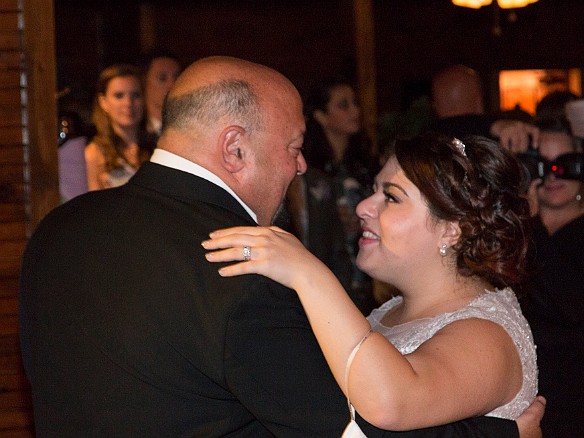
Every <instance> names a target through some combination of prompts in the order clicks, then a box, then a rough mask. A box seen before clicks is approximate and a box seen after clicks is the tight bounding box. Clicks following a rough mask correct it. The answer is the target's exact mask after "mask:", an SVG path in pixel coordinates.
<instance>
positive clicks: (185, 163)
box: [150, 148, 258, 223]
mask: <svg viewBox="0 0 584 438" xmlns="http://www.w3.org/2000/svg"><path fill="white" fill-rule="evenodd" d="M150 161H151V162H153V163H157V164H161V165H162V166H166V167H171V168H173V169H177V170H182V171H183V172H188V173H191V174H193V175H196V176H198V177H199V178H203V179H205V180H207V181H209V182H211V183H213V184H215V185H216V186H219V187H221V188H222V189H224V190H226V191H227V192H228V193H229V194H230V195H231V196H233V197H234V198H235V199H236V200H237V202H239V203H240V204H241V206H242V207H243V208H244V209H245V211H247V212H248V213H249V215H250V216H251V217H252V218H253V220H254V221H255V222H256V223H257V222H258V217H257V215H256V214H255V213H254V212H253V211H252V209H251V208H249V207H248V206H247V205H246V204H245V202H243V201H242V200H241V198H240V197H239V196H237V195H236V194H235V192H234V191H233V190H231V188H230V187H229V186H228V185H227V184H225V183H224V182H223V180H222V179H221V178H219V177H218V176H217V175H215V174H214V173H213V172H210V171H209V170H207V169H205V168H204V167H202V166H199V165H198V164H195V163H193V162H192V161H189V160H187V159H186V158H183V157H179V156H178V155H176V154H173V153H172V152H168V151H166V150H164V149H158V148H157V149H154V152H153V154H152V157H150Z"/></svg>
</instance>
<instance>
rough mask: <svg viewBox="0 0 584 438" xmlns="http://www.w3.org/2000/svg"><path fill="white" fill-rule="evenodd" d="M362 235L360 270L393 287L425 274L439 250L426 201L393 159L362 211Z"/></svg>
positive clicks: (437, 232) (362, 203)
mask: <svg viewBox="0 0 584 438" xmlns="http://www.w3.org/2000/svg"><path fill="white" fill-rule="evenodd" d="M357 215H358V216H359V218H360V219H361V224H362V227H363V235H362V237H361V239H360V240H359V254H358V255H357V265H358V266H359V268H360V269H361V270H363V271H364V272H366V273H367V274H369V275H370V276H371V277H373V278H375V279H378V280H382V281H385V282H388V283H391V284H394V285H396V286H397V285H399V284H400V281H399V279H400V278H407V277H408V276H409V275H412V273H416V272H418V273H419V272H424V266H425V265H426V264H427V262H428V261H429V257H434V258H435V257H436V256H437V255H438V249H439V247H440V244H441V241H440V237H441V234H440V227H439V226H433V225H432V224H433V222H432V220H431V218H430V212H429V210H428V207H427V205H426V201H425V198H424V197H423V196H422V194H421V193H420V191H419V190H418V188H417V187H416V186H415V185H414V184H413V183H412V182H411V181H410V180H409V179H408V178H407V177H406V176H405V174H404V173H403V171H402V169H401V167H400V166H399V163H398V162H397V159H396V158H395V157H392V158H390V159H389V160H388V161H387V162H386V163H385V165H384V166H383V168H382V169H381V172H379V174H378V175H377V177H376V178H375V184H374V193H373V195H371V196H370V197H368V198H367V199H365V200H363V201H362V202H361V203H360V204H359V205H358V206H357Z"/></svg>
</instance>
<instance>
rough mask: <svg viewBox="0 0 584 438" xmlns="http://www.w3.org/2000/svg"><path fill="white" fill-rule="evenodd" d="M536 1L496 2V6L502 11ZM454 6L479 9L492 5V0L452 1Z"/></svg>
mask: <svg viewBox="0 0 584 438" xmlns="http://www.w3.org/2000/svg"><path fill="white" fill-rule="evenodd" d="M537 1H538V0H497V4H498V5H499V7H500V8H502V9H513V8H522V7H524V6H527V5H530V4H531V3H535V2H537ZM452 3H453V4H455V5H456V6H462V7H465V8H473V9H479V8H482V7H483V6H488V5H490V4H491V3H493V0H452Z"/></svg>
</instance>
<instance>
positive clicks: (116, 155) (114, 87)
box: [85, 64, 155, 190]
mask: <svg viewBox="0 0 584 438" xmlns="http://www.w3.org/2000/svg"><path fill="white" fill-rule="evenodd" d="M92 121H93V124H94V126H95V129H96V135H95V136H94V137H93V139H92V140H91V142H90V143H89V144H88V145H87V147H86V148H85V163H86V167H87V185H88V189H89V190H99V189H106V188H111V187H116V186H119V185H121V184H124V183H125V182H126V181H128V179H130V177H131V176H132V175H133V174H134V173H135V172H136V170H137V169H138V167H139V166H140V164H141V163H142V162H143V161H145V160H147V159H148V158H149V157H150V154H151V153H152V151H153V150H154V145H155V142H154V139H153V138H152V136H150V135H149V134H148V133H147V132H146V129H145V122H144V97H143V90H142V82H141V76H140V71H139V69H138V68H137V67H134V66H132V65H129V64H116V65H112V66H110V67H108V68H106V69H105V70H103V71H102V72H101V74H100V76H99V79H98V81H97V87H96V96H95V100H94V104H93V114H92Z"/></svg>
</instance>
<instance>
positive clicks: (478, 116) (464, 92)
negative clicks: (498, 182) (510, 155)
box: [430, 64, 539, 152]
mask: <svg viewBox="0 0 584 438" xmlns="http://www.w3.org/2000/svg"><path fill="white" fill-rule="evenodd" d="M432 107H433V109H434V113H435V115H436V120H434V122H433V123H432V125H431V126H430V129H431V130H433V131H438V132H442V133H444V134H447V135H450V136H453V137H458V138H464V137H467V136H469V135H482V136H484V137H491V138H494V139H497V140H499V143H500V144H501V146H503V147H505V148H507V149H509V150H511V151H513V152H522V151H524V150H526V149H527V147H528V145H529V144H531V145H533V146H536V147H537V143H538V139H539V130H538V128H537V127H535V126H533V125H531V124H528V123H524V122H522V121H519V120H507V119H501V118H498V117H497V116H495V115H488V114H487V113H486V111H485V103H484V93H483V86H482V80H481V78H480V76H479V74H478V73H477V72H476V71H475V70H473V69H471V68H469V67H466V66H463V65H458V64H457V65H452V66H449V67H446V68H444V69H443V70H441V71H439V72H438V73H436V74H435V75H434V77H433V78H432Z"/></svg>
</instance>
